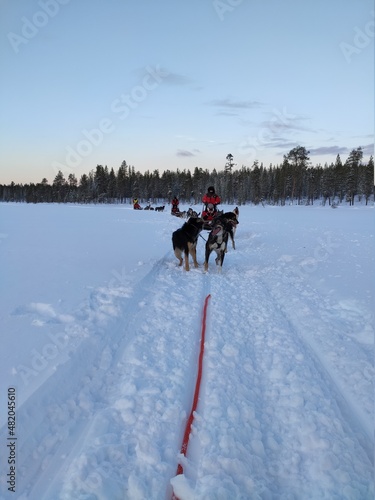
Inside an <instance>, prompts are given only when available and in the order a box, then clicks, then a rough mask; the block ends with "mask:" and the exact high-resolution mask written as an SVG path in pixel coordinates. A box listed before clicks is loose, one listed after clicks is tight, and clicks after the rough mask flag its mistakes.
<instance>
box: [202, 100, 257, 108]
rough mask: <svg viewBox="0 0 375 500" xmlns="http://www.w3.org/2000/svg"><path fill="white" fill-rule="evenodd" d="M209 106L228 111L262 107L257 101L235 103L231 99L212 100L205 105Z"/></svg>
mask: <svg viewBox="0 0 375 500" xmlns="http://www.w3.org/2000/svg"><path fill="white" fill-rule="evenodd" d="M207 104H208V105H209V106H214V107H217V108H229V109H255V108H260V107H261V106H263V103H262V102H259V101H235V100H233V99H213V100H212V101H209V102H208V103H207Z"/></svg>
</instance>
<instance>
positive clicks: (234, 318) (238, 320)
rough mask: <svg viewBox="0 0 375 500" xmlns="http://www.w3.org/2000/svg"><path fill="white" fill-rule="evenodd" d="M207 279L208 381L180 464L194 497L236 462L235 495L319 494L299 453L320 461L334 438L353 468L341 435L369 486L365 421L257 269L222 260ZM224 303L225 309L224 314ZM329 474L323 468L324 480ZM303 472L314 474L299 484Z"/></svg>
mask: <svg viewBox="0 0 375 500" xmlns="http://www.w3.org/2000/svg"><path fill="white" fill-rule="evenodd" d="M236 253H237V251H236ZM237 255H238V257H240V255H239V252H238V254H237ZM228 260H229V259H228ZM208 280H209V282H210V287H209V288H210V293H211V296H212V299H211V306H210V321H209V328H208V333H207V342H206V343H207V345H206V350H205V352H206V361H205V375H204V378H205V380H204V382H205V383H204V384H203V387H202V391H203V395H202V402H201V405H200V406H199V407H198V416H197V421H196V423H195V432H194V439H193V443H192V448H193V451H192V453H191V457H190V461H189V462H188V464H189V467H190V470H189V468H188V469H187V471H188V474H190V477H191V478H192V483H193V484H195V488H196V491H199V492H200V495H198V496H196V498H202V499H203V498H207V497H208V496H209V495H210V492H212V491H213V490H214V489H215V484H226V485H227V484H231V482H232V479H231V478H232V467H235V469H236V475H237V476H238V475H239V472H240V471H241V470H243V479H242V483H241V484H237V485H232V490H230V488H229V487H228V491H230V494H231V495H232V497H233V498H237V497H238V498H240V497H241V498H247V497H251V496H252V495H254V494H255V492H256V491H257V492H260V491H262V492H263V494H266V492H268V494H269V495H271V496H272V495H280V494H281V493H282V492H283V491H284V492H285V494H289V495H290V494H292V493H293V492H294V494H295V495H296V496H299V497H300V498H321V497H322V495H324V494H326V493H327V492H326V491H325V489H324V486H323V485H318V484H316V482H315V481H314V474H313V472H311V473H310V468H311V465H309V463H308V461H306V463H305V462H304V459H303V457H304V455H305V452H306V451H307V450H315V451H311V453H312V456H315V459H316V460H317V464H319V463H320V462H322V463H324V462H325V461H327V460H328V461H330V460H333V461H334V460H336V459H334V458H333V455H332V458H329V459H328V457H330V453H331V452H330V450H329V448H330V446H329V443H330V442H332V440H333V442H334V443H335V444H334V449H335V453H338V455H337V457H338V459H339V460H342V469H343V470H350V467H351V458H350V453H349V455H348V451H347V445H348V443H350V449H351V453H354V454H355V456H362V460H363V463H364V464H366V462H367V465H365V466H364V470H363V476H362V477H361V479H360V482H362V483H363V485H366V484H367V485H368V481H369V479H368V478H371V477H372V476H371V474H372V472H371V470H372V469H371V467H370V463H371V458H370V457H369V453H370V449H371V443H370V444H369V445H367V443H366V434H365V432H364V429H363V428H362V427H361V426H359V423H358V420H357V417H356V414H355V412H354V411H353V408H352V406H350V405H348V404H347V402H346V400H345V399H344V397H343V394H342V393H341V391H340V390H339V388H338V387H337V385H336V384H335V383H334V381H333V380H332V377H331V376H330V375H329V373H327V370H326V369H325V366H324V363H322V362H321V361H320V359H319V357H318V356H317V355H316V353H315V352H314V350H313V349H312V347H311V346H310V344H309V343H308V342H307V341H306V339H305V337H304V336H303V335H302V332H301V330H300V327H299V325H297V324H295V323H293V322H291V320H290V317H289V316H288V314H287V313H286V312H285V310H284V309H283V306H282V304H281V303H280V302H279V301H278V299H277V298H275V295H274V294H273V293H272V292H271V290H270V288H269V286H268V285H267V283H265V281H264V280H263V279H262V278H261V273H258V272H255V273H254V272H253V271H252V270H250V271H249V273H248V276H246V279H244V275H243V274H241V273H239V272H238V271H237V270H236V269H235V266H232V267H229V266H228V267H227V268H226V269H225V270H224V269H223V274H222V275H221V276H217V275H215V274H211V275H210V276H209V277H208ZM249 288H251V294H249ZM224 304H225V306H224ZM228 309H229V310H231V311H232V314H231V316H230V317H226V315H225V313H224V311H227V310H228ZM248 346H251V354H250V356H246V352H249V347H248ZM243 351H244V352H243ZM244 353H245V354H244ZM220 381H221V382H220ZM332 400H334V401H336V405H332ZM223 407H224V408H225V407H226V408H227V415H225V414H223V413H222V408H223ZM306 410H307V411H306ZM212 429H217V431H212ZM281 436H282V439H281ZM244 443H246V446H245V447H244ZM194 450H195V451H194ZM337 450H340V451H339V452H338V451H337ZM217 456H220V457H221V459H220V462H218V461H217V459H216V457H217ZM238 456H241V463H239V462H238ZM344 456H346V458H345V459H344V458H343V457H344ZM224 457H226V458H224ZM312 470H313V469H312ZM331 473H332V474H334V471H330V470H329V468H328V469H327V473H326V474H327V484H328V483H329V477H330V474H331ZM309 474H311V482H304V478H306V477H308V476H309ZM363 488H364V489H363V491H366V486H363ZM246 495H248V496H246Z"/></svg>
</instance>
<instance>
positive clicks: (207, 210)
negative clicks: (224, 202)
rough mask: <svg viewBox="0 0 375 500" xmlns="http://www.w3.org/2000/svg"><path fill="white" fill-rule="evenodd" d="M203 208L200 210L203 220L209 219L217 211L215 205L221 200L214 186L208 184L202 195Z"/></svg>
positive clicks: (211, 218) (212, 217)
mask: <svg viewBox="0 0 375 500" xmlns="http://www.w3.org/2000/svg"><path fill="white" fill-rule="evenodd" d="M202 201H203V203H204V209H203V212H202V218H203V220H208V221H211V220H213V219H214V217H215V215H216V213H217V205H219V203H220V202H221V199H220V196H218V195H217V194H216V193H215V188H214V187H213V186H210V187H209V188H208V189H207V193H206V194H205V195H204V196H203V198H202Z"/></svg>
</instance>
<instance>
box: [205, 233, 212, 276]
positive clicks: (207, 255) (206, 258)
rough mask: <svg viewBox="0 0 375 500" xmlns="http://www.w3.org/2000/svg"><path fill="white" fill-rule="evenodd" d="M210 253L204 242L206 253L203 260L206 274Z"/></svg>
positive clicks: (207, 244)
mask: <svg viewBox="0 0 375 500" xmlns="http://www.w3.org/2000/svg"><path fill="white" fill-rule="evenodd" d="M210 253H211V248H210V244H209V242H208V240H207V242H206V253H205V258H204V271H205V272H207V271H208V259H209V258H210Z"/></svg>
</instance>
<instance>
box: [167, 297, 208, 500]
mask: <svg viewBox="0 0 375 500" xmlns="http://www.w3.org/2000/svg"><path fill="white" fill-rule="evenodd" d="M210 298H211V295H210V294H209V295H207V297H206V299H205V301H204V307H203V318H202V334H201V347H200V352H199V359H198V373H197V380H196V383H195V392H194V399H193V405H192V407H191V412H190V415H189V418H188V420H187V422H186V427H185V434H184V438H183V440H182V446H181V454H182V455H184V456H186V452H187V448H188V444H189V436H190V431H191V426H192V425H193V421H194V412H195V411H196V409H197V406H198V399H199V391H200V387H201V380H202V370H203V354H204V341H205V335H206V318H207V307H208V301H209V299H210ZM183 472H184V470H183V468H182V465H181V464H178V467H177V471H176V476H178V475H179V474H183ZM172 498H174V499H177V497H176V496H175V495H172Z"/></svg>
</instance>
